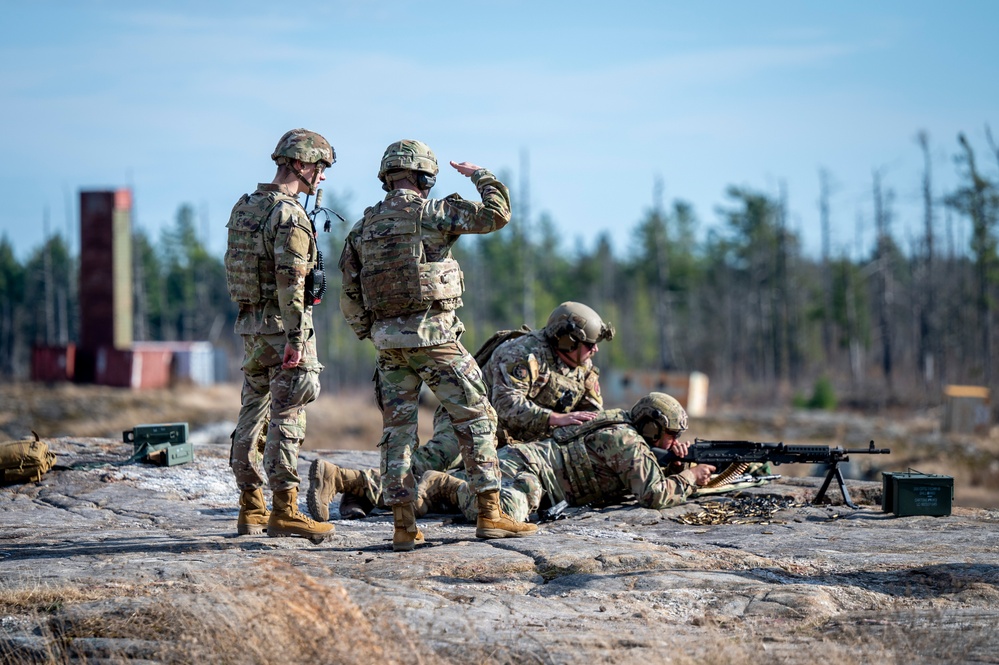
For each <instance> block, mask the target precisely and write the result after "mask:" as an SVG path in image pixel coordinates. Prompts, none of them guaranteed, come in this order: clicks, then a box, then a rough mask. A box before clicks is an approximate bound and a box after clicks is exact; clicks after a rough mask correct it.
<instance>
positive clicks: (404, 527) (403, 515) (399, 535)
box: [392, 503, 426, 552]
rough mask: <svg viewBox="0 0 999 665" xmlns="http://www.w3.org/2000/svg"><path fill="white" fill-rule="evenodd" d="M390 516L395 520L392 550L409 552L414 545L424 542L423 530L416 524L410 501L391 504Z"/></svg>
mask: <svg viewBox="0 0 999 665" xmlns="http://www.w3.org/2000/svg"><path fill="white" fill-rule="evenodd" d="M392 517H393V518H394V522H395V531H393V532H392V551H393V552H411V551H412V550H413V548H414V547H416V546H417V545H422V544H423V543H425V542H426V541H425V540H424V539H423V532H422V531H420V528H419V527H418V526H416V515H415V514H414V512H413V504H412V503H403V504H401V505H397V506H392Z"/></svg>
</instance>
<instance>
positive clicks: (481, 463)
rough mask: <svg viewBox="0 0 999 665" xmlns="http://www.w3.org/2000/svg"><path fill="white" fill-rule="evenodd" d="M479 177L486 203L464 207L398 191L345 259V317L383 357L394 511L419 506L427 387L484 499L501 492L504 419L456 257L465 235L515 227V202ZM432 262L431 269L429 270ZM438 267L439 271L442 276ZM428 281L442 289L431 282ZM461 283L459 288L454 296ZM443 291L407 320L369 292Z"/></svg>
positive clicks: (365, 224) (381, 385)
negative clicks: (474, 336)
mask: <svg viewBox="0 0 999 665" xmlns="http://www.w3.org/2000/svg"><path fill="white" fill-rule="evenodd" d="M471 178H472V182H473V184H475V186H476V188H477V189H478V190H479V193H480V195H481V196H482V203H475V202H472V201H465V200H464V199H462V198H461V197H460V196H458V195H457V194H452V195H450V196H448V197H447V198H445V199H443V200H438V199H424V198H423V197H422V196H420V195H419V194H417V193H416V192H413V191H410V190H406V189H393V190H392V191H389V193H388V194H387V195H386V197H385V200H384V201H383V202H381V203H379V204H377V205H376V206H373V207H371V208H368V209H367V210H365V214H364V217H363V218H362V219H361V220H360V221H359V222H358V223H357V224H355V225H354V227H353V229H351V231H350V233H349V234H348V236H347V241H346V243H345V245H344V249H343V255H342V256H341V258H340V270H341V271H342V272H343V286H342V293H341V298H340V308H341V311H342V312H343V315H344V317H345V318H346V319H347V322H348V323H349V324H350V326H351V328H352V329H353V330H354V333H355V334H356V335H357V337H358V338H359V339H366V338H369V337H370V338H371V341H372V342H373V343H374V345H375V348H376V349H378V360H377V367H378V371H377V385H376V392H377V395H378V399H379V406H380V407H381V409H382V419H383V424H384V430H383V433H382V438H381V440H380V441H379V444H378V445H379V448H380V449H381V469H380V471H381V484H382V487H381V489H382V494H383V497H382V498H383V500H384V502H385V503H386V504H387V505H390V506H392V505H401V504H407V503H410V502H413V501H415V500H416V480H417V477H416V476H414V474H413V471H412V454H413V450H414V448H415V447H416V445H417V404H418V397H419V390H420V386H421V385H422V384H423V383H426V384H427V385H428V386H429V387H430V388H431V390H433V392H434V394H435V395H436V396H437V397H438V399H440V401H441V404H442V406H443V408H444V410H445V411H446V412H447V415H448V418H449V419H450V422H451V423H452V426H453V427H454V430H455V432H456V433H457V440H458V442H459V449H460V453H461V457H462V459H463V461H464V466H465V471H466V473H467V477H468V479H469V481H470V483H471V484H472V486H473V487H474V489H475V491H476V492H485V491H489V490H497V489H499V486H500V472H499V465H498V462H497V459H496V443H495V438H496V412H495V411H493V408H492V407H491V406H490V405H489V401H488V399H487V398H486V390H485V385H484V383H483V378H482V373H481V371H480V370H479V367H478V365H477V364H476V363H475V359H474V358H472V356H471V355H470V354H469V353H468V352H467V351H466V350H465V348H464V347H463V346H462V345H461V344H460V343H459V342H458V338H459V336H460V335H461V333H462V332H464V329H465V328H464V325H463V324H462V323H461V320H460V319H459V318H458V316H457V314H456V313H455V310H456V309H457V308H458V307H460V306H461V297H460V293H461V290H460V279H461V273H460V270H458V271H457V273H456V272H455V268H456V266H457V262H455V261H454V259H453V258H452V257H451V246H452V245H453V244H454V243H455V242H456V241H457V239H458V237H459V236H460V235H462V234H465V233H490V232H492V231H495V230H497V229H500V228H502V227H504V226H505V225H506V224H507V223H508V222H509V221H510V195H509V192H508V191H507V188H506V186H505V185H503V183H501V182H500V181H499V180H497V179H496V177H495V176H494V175H493V174H492V173H490V172H489V171H488V170H486V169H480V170H478V171H476V172H475V173H473V174H472V176H471ZM414 237H415V239H416V242H413V239H414ZM414 256H415V257H418V260H414ZM414 263H419V264H420V266H421V272H420V273H419V275H418V276H417V275H414V274H413V273H412V272H411V271H410V269H411V267H412V265H413V264H414ZM428 264H430V265H431V267H430V268H425V266H427V265H428ZM433 265H437V266H440V268H439V270H438V269H437V268H434V267H432V266H433ZM435 270H438V271H437V272H434V271H435ZM428 274H431V275H433V276H434V278H435V280H434V281H435V282H439V283H436V284H430V285H429V286H428V285H427V284H426V283H424V280H425V278H426V276H427V275H428ZM456 278H457V280H458V284H457V286H458V288H454V289H449V287H448V285H449V283H452V284H453V283H454V280H455V279H456ZM365 280H367V282H366V283H367V284H368V285H369V286H368V287H366V286H365ZM379 280H383V281H379ZM414 280H415V282H416V283H415V284H414V283H413V282H414ZM407 282H408V283H407ZM441 283H443V285H444V287H443V288H444V290H443V291H440V290H439V291H437V293H438V294H443V295H445V296H447V297H444V298H436V299H434V300H433V301H432V302H426V301H422V302H423V304H421V301H419V300H416V301H414V302H412V304H411V306H410V307H409V308H408V309H410V310H411V311H403V312H401V313H399V311H398V310H399V309H400V307H401V308H402V309H407V308H406V307H405V306H399V305H396V306H393V307H388V306H387V305H386V304H385V299H384V298H381V299H380V298H378V297H374V296H373V294H371V293H369V292H368V291H369V290H374V289H372V288H371V286H372V285H375V286H378V288H379V289H382V290H384V291H387V292H391V293H392V297H393V298H397V299H396V302H400V301H402V300H404V299H405V298H404V297H403V296H402V295H400V292H401V291H406V290H407V289H408V291H409V292H410V293H412V292H419V291H420V289H427V288H437V289H441V288H442V287H441ZM393 289H394V291H393ZM371 478H372V474H369V479H371Z"/></svg>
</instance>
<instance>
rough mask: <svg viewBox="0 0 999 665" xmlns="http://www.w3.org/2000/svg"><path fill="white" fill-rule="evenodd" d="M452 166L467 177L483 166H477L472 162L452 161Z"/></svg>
mask: <svg viewBox="0 0 999 665" xmlns="http://www.w3.org/2000/svg"><path fill="white" fill-rule="evenodd" d="M451 166H453V167H454V169H455V171H457V172H458V173H460V174H461V175H463V176H465V177H471V175H472V174H473V173H475V172H476V171H478V170H479V169H481V168H482V167H481V166H476V165H475V164H473V163H472V162H460V163H459V162H454V161H452V162H451Z"/></svg>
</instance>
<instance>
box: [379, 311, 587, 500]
mask: <svg viewBox="0 0 999 665" xmlns="http://www.w3.org/2000/svg"><path fill="white" fill-rule="evenodd" d="M482 374H483V379H484V381H485V386H486V393H487V394H488V395H489V396H490V403H491V404H492V406H493V408H494V409H495V410H496V415H497V420H498V424H499V431H498V439H499V443H500V445H506V444H508V443H512V442H523V441H537V440H540V439H543V438H545V437H546V436H548V435H549V434H551V431H552V428H551V427H550V426H549V425H548V416H549V415H550V414H551V413H552V412H553V411H554V412H556V413H569V412H572V411H599V410H601V408H603V397H602V396H601V394H600V370H599V369H597V367H596V366H594V365H593V363H592V362H591V361H590V359H589V358H587V359H586V361H585V362H584V363H583V364H581V365H579V366H577V367H569V366H568V365H567V364H566V363H565V361H563V360H562V359H561V358H559V356H558V354H556V353H555V351H554V349H553V348H552V345H551V343H549V341H548V340H547V339H546V338H545V335H544V331H541V330H538V331H535V332H531V333H528V334H526V335H522V336H519V337H515V338H513V339H508V340H506V341H505V342H503V343H502V344H500V345H499V346H498V347H497V348H496V350H495V351H494V352H493V354H492V355H491V356H490V358H489V360H488V361H487V362H486V364H485V365H483V367H482ZM459 459H461V447H460V445H459V442H458V436H457V434H456V433H455V430H454V427H453V426H452V425H451V420H450V418H448V415H447V411H446V410H445V409H444V408H443V406H441V407H438V408H437V412H436V413H435V414H434V433H433V436H432V437H431V438H430V439H429V440H428V441H427V442H426V443H424V444H423V445H420V446H417V448H416V450H414V451H413V453H412V457H411V460H410V464H411V469H412V472H413V476H414V477H415V478H417V479H419V478H420V477H422V476H423V474H424V472H426V471H446V470H447V469H450V468H451V467H453V466H455V465H456V464H457V463H458V461H459ZM364 478H365V485H366V491H365V498H366V499H367V500H368V501H370V502H371V503H373V504H374V505H383V504H381V501H380V497H379V491H378V486H379V475H378V472H376V471H374V470H368V471H365V472H364Z"/></svg>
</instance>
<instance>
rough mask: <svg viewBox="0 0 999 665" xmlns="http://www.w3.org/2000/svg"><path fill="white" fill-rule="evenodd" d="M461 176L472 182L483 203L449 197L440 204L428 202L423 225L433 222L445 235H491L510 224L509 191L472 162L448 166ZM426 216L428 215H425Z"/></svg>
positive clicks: (432, 200) (455, 163)
mask: <svg viewBox="0 0 999 665" xmlns="http://www.w3.org/2000/svg"><path fill="white" fill-rule="evenodd" d="M451 165H452V166H453V167H454V168H455V170H457V171H458V172H459V173H461V174H462V175H464V176H466V177H469V178H471V179H472V184H474V185H475V188H476V189H478V190H479V196H481V197H482V203H476V202H475V201H468V200H465V199H463V198H462V197H460V196H458V195H457V194H451V195H450V196H448V197H446V198H444V199H443V200H434V199H431V200H429V201H428V207H427V209H426V210H425V211H424V224H426V223H427V219H428V218H430V219H433V220H434V222H433V223H434V225H435V226H436V227H437V228H438V230H439V231H441V232H442V233H445V234H448V235H461V234H463V233H492V232H493V231H497V230H499V229H501V228H503V227H504V226H506V225H507V224H509V223H510V191H509V190H508V189H507V187H506V185H504V184H503V183H502V182H500V181H499V179H497V178H496V176H495V175H493V174H492V173H491V172H490V171H489V169H484V168H482V167H480V166H478V165H477V164H472V163H471V162H461V163H457V162H451ZM428 213H429V214H428Z"/></svg>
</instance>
